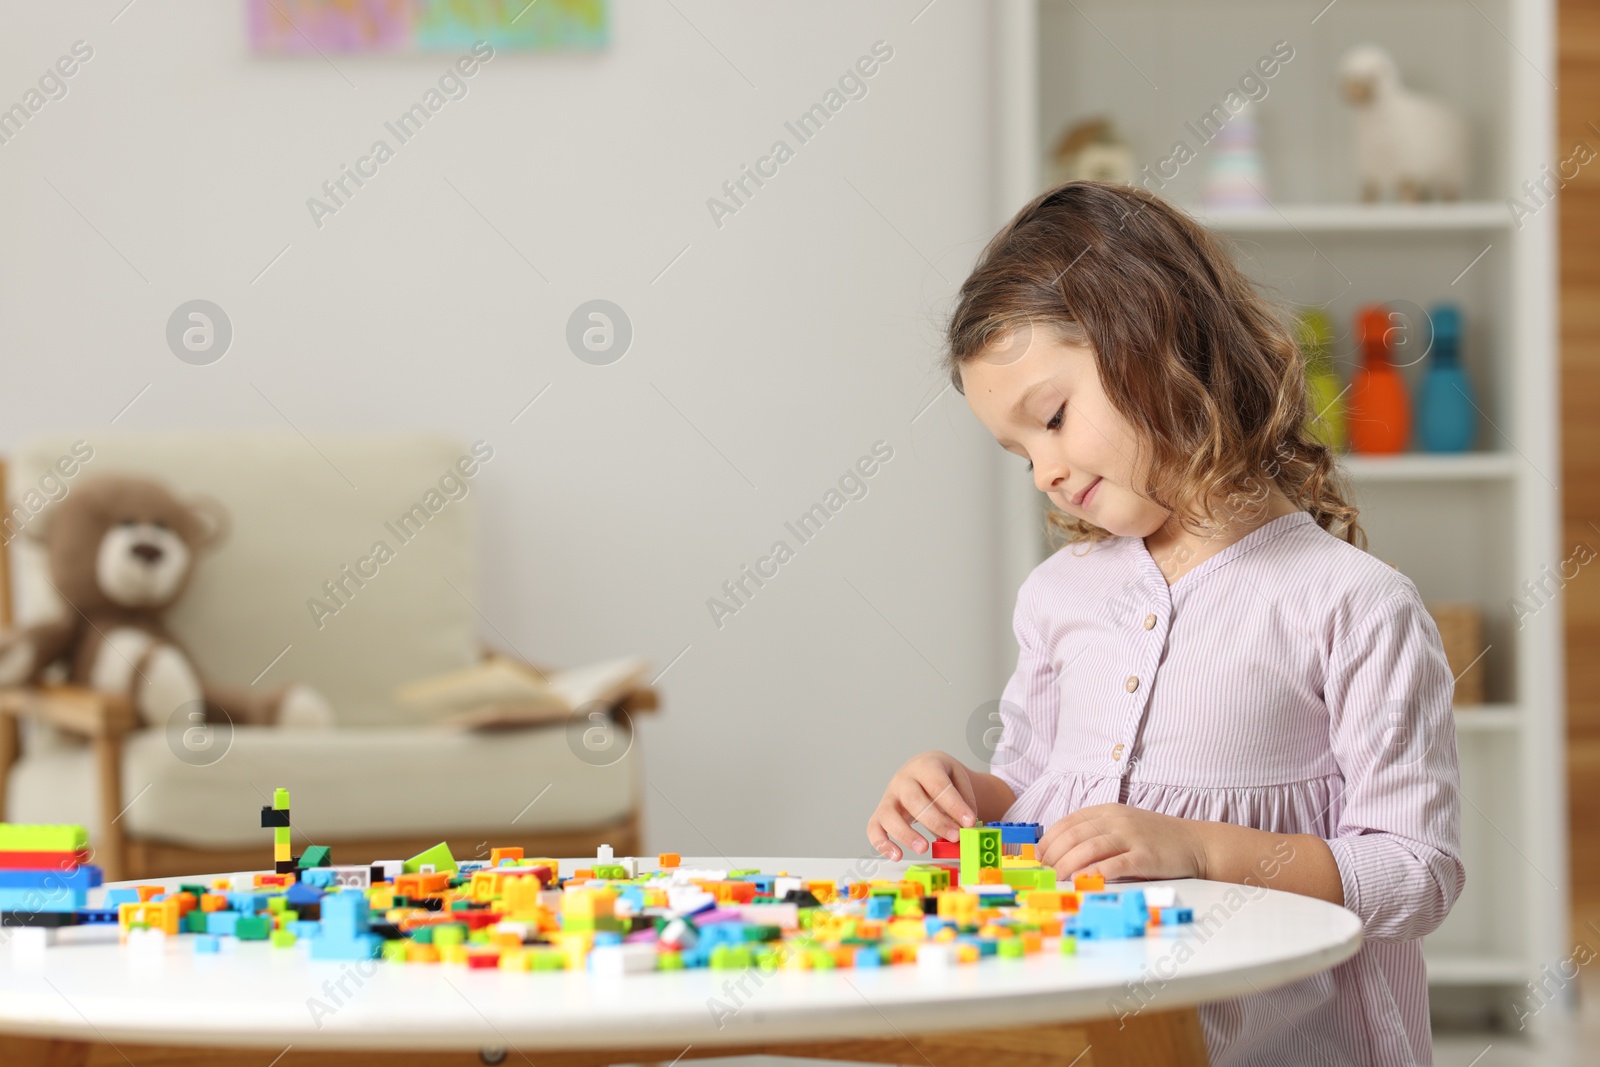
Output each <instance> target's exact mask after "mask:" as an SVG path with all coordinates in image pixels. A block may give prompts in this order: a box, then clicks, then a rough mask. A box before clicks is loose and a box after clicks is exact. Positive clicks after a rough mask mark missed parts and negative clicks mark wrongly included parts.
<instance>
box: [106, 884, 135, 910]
mask: <svg viewBox="0 0 1600 1067" xmlns="http://www.w3.org/2000/svg"><path fill="white" fill-rule="evenodd" d="M137 903H139V891H138V890H137V889H107V890H106V899H105V905H104V906H105V907H108V908H114V907H116V906H117V905H118V904H137Z"/></svg>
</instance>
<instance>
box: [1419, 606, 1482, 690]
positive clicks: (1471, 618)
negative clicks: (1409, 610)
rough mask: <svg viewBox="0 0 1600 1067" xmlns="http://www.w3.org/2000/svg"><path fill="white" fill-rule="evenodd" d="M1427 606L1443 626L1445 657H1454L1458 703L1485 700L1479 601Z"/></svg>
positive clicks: (1452, 658) (1441, 626) (1451, 668)
mask: <svg viewBox="0 0 1600 1067" xmlns="http://www.w3.org/2000/svg"><path fill="white" fill-rule="evenodd" d="M1424 606H1425V607H1427V609H1428V614H1429V615H1432V616H1433V621H1434V624H1435V625H1436V626H1438V627H1439V639H1440V640H1441V641H1442V642H1443V643H1444V654H1445V658H1446V659H1448V660H1449V661H1450V673H1451V674H1453V675H1455V679H1456V693H1455V706H1456V707H1458V708H1459V707H1464V706H1466V705H1468V704H1482V703H1483V692H1484V682H1483V678H1484V660H1483V659H1481V658H1479V657H1481V656H1482V655H1483V612H1482V611H1481V610H1480V609H1479V608H1478V606H1477V605H1475V604H1466V603H1446V602H1443V601H1440V602H1434V603H1428V604H1426V605H1424ZM1468 664H1471V666H1470V668H1469V666H1468ZM1463 672H1465V673H1463Z"/></svg>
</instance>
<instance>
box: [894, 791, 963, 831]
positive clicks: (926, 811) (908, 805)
mask: <svg viewBox="0 0 1600 1067" xmlns="http://www.w3.org/2000/svg"><path fill="white" fill-rule="evenodd" d="M954 795H955V791H954V789H953V788H946V790H945V791H944V792H943V794H942V796H943V798H944V799H949V798H950V797H953V796H954ZM900 803H901V805H902V806H903V807H904V808H905V809H906V811H907V812H909V813H910V816H911V820H912V821H913V822H920V823H921V824H922V825H923V826H926V827H927V828H928V829H929V830H930V831H931V832H932V833H933V834H935V835H936V836H938V837H944V838H952V839H953V838H954V834H955V831H956V830H958V829H959V828H960V827H959V824H957V823H956V822H955V821H954V820H952V818H951V817H950V815H949V814H948V809H947V808H945V807H944V806H943V805H942V804H941V795H940V791H939V789H938V788H935V789H934V790H933V792H932V793H930V792H928V790H927V789H925V788H924V787H923V786H921V785H920V784H912V783H907V785H906V786H905V788H904V789H902V790H901V792H900Z"/></svg>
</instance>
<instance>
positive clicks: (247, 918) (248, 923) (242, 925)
mask: <svg viewBox="0 0 1600 1067" xmlns="http://www.w3.org/2000/svg"><path fill="white" fill-rule="evenodd" d="M271 933H272V917H271V916H268V915H241V916H239V921H238V922H237V923H235V924H234V926H233V936H234V937H237V938H238V939H239V940H240V941H265V940H266V939H267V937H268V935H270V934H271Z"/></svg>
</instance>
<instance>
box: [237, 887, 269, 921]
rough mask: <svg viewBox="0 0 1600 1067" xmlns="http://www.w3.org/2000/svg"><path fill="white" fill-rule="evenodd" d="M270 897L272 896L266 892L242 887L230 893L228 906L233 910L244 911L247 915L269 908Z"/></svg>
mask: <svg viewBox="0 0 1600 1067" xmlns="http://www.w3.org/2000/svg"><path fill="white" fill-rule="evenodd" d="M269 899H271V898H270V896H269V895H268V894H266V893H257V892H255V891H254V890H248V889H241V890H236V891H234V892H232V893H229V894H228V907H229V909H230V910H232V911H237V912H242V913H244V914H245V915H254V914H255V913H256V912H258V911H266V910H267V901H268V900H269Z"/></svg>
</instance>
